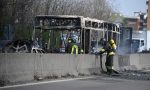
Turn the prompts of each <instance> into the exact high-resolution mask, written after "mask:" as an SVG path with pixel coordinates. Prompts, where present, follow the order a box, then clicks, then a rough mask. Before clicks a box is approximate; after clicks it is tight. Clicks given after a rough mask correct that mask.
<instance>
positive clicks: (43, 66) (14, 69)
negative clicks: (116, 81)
mask: <svg viewBox="0 0 150 90" xmlns="http://www.w3.org/2000/svg"><path fill="white" fill-rule="evenodd" d="M105 58H106V57H105V56H103V62H102V63H103V64H102V65H103V69H104V70H106V69H105ZM149 58H150V54H131V55H125V56H119V55H116V56H115V57H114V68H115V69H117V70H137V69H138V70H140V69H143V68H146V69H148V68H150V59H149ZM100 71H101V70H100V57H99V56H95V55H88V54H82V55H70V54H34V53H33V54H31V53H24V54H23V53H9V54H3V53H1V54H0V80H4V81H11V82H16V81H28V80H33V79H35V78H48V77H53V76H57V77H62V76H67V75H73V76H78V75H79V74H80V75H83V74H88V75H90V74H93V73H100Z"/></svg>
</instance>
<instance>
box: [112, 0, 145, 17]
mask: <svg viewBox="0 0 150 90" xmlns="http://www.w3.org/2000/svg"><path fill="white" fill-rule="evenodd" d="M114 2H115V7H116V9H117V10H118V11H119V12H120V13H121V14H123V15H124V16H130V17H132V16H134V12H140V11H141V12H144V13H146V12H147V11H146V10H147V5H146V0H114Z"/></svg>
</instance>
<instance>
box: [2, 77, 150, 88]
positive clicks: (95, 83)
mask: <svg viewBox="0 0 150 90" xmlns="http://www.w3.org/2000/svg"><path fill="white" fill-rule="evenodd" d="M0 90H150V81H143V80H126V79H119V78H112V77H105V76H99V77H94V78H88V79H77V80H76V79H75V80H65V81H52V82H51V81H50V82H47V81H46V82H44V83H36V84H27V85H20V86H13V87H4V88H0Z"/></svg>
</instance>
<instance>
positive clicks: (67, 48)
mask: <svg viewBox="0 0 150 90" xmlns="http://www.w3.org/2000/svg"><path fill="white" fill-rule="evenodd" d="M72 43H73V39H72V38H71V37H69V38H68V39H67V45H66V47H65V51H66V53H71V45H72Z"/></svg>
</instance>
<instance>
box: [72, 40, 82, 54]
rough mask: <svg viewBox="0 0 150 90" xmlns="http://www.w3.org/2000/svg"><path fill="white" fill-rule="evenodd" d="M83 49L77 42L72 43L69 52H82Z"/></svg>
mask: <svg viewBox="0 0 150 90" xmlns="http://www.w3.org/2000/svg"><path fill="white" fill-rule="evenodd" d="M83 53H84V51H83V49H82V48H81V47H80V45H78V44H77V43H75V41H74V43H72V48H71V54H83Z"/></svg>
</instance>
